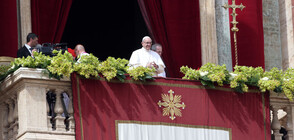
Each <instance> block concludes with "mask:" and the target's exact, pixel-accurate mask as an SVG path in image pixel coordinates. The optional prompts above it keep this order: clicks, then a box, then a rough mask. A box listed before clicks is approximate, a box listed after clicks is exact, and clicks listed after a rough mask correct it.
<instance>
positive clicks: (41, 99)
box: [0, 68, 294, 140]
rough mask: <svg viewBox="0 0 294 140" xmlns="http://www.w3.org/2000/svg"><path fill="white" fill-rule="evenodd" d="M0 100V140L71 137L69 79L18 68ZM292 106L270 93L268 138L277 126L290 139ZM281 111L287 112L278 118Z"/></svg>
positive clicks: (1, 90) (0, 92) (278, 138)
mask: <svg viewBox="0 0 294 140" xmlns="http://www.w3.org/2000/svg"><path fill="white" fill-rule="evenodd" d="M0 102H1V104H0V111H1V113H0V114H1V115H0V126H1V127H0V134H1V137H0V140H23V139H52V140H53V139H60V140H63V139H64V140H71V139H72V140H73V139H75V122H74V118H73V112H74V110H73V105H72V89H71V81H70V79H62V80H55V79H50V78H49V77H47V76H46V75H44V74H43V69H31V68H20V69H18V70H17V71H15V72H14V73H13V74H11V75H10V76H8V77H7V78H6V79H5V80H4V81H3V82H2V83H1V85H0ZM293 105H294V104H293V102H291V101H289V100H288V99H287V98H286V97H285V96H283V94H277V93H274V92H271V93H270V109H271V113H272V117H271V120H272V123H271V129H272V139H274V140H282V136H283V134H281V133H280V132H279V131H280V129H281V127H283V128H285V129H286V130H287V132H288V134H287V135H286V136H285V137H286V139H289V140H292V139H293V119H294V117H293V116H294V115H293V112H294V111H293V108H292V106H293ZM279 110H280V111H279ZM281 110H283V111H284V112H286V113H285V114H287V115H284V116H282V117H281V116H280V115H279V113H278V112H281Z"/></svg>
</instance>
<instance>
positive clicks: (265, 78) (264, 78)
mask: <svg viewBox="0 0 294 140" xmlns="http://www.w3.org/2000/svg"><path fill="white" fill-rule="evenodd" d="M260 80H264V81H267V80H269V78H267V77H263V78H261V79H260Z"/></svg>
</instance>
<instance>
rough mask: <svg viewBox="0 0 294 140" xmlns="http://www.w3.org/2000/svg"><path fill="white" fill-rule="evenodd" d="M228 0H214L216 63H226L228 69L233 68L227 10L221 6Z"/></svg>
mask: <svg viewBox="0 0 294 140" xmlns="http://www.w3.org/2000/svg"><path fill="white" fill-rule="evenodd" d="M225 3H228V0H215V16H216V17H217V18H216V36H217V51H218V64H219V65H223V64H226V66H227V69H228V70H229V71H232V70H233V64H232V50H231V36H230V31H231V30H230V19H229V11H228V10H225V9H224V8H223V7H222V6H223V5H224V4H225Z"/></svg>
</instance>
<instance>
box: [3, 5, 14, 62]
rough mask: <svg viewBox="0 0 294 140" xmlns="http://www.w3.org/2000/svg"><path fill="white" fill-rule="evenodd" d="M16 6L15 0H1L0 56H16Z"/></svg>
mask: <svg viewBox="0 0 294 140" xmlns="http://www.w3.org/2000/svg"><path fill="white" fill-rule="evenodd" d="M16 6H17V4H16V1H15V0H5V1H4V0H2V1H1V4H0V21H1V23H0V32H1V37H0V42H1V51H0V56H10V57H16V52H17V50H18V33H17V8H16Z"/></svg>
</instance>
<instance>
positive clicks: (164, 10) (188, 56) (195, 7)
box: [138, 0, 201, 77]
mask: <svg viewBox="0 0 294 140" xmlns="http://www.w3.org/2000/svg"><path fill="white" fill-rule="evenodd" d="M142 1H143V2H144V3H145V9H144V8H141V11H142V13H147V15H148V17H146V14H142V15H143V17H144V18H145V19H146V18H149V21H150V23H146V24H147V25H149V24H150V25H151V29H152V33H153V36H154V40H156V42H157V43H160V44H162V46H163V60H164V62H165V64H166V66H167V68H168V70H169V71H168V72H169V74H170V76H171V77H182V76H183V75H182V74H181V73H180V67H181V66H183V65H188V66H190V67H192V68H198V67H200V66H201V38H200V15H199V1H198V0H189V1H170V0H138V3H139V5H141V6H140V7H142V6H143V5H142ZM145 10H146V11H145ZM145 21H148V20H145Z"/></svg>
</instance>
